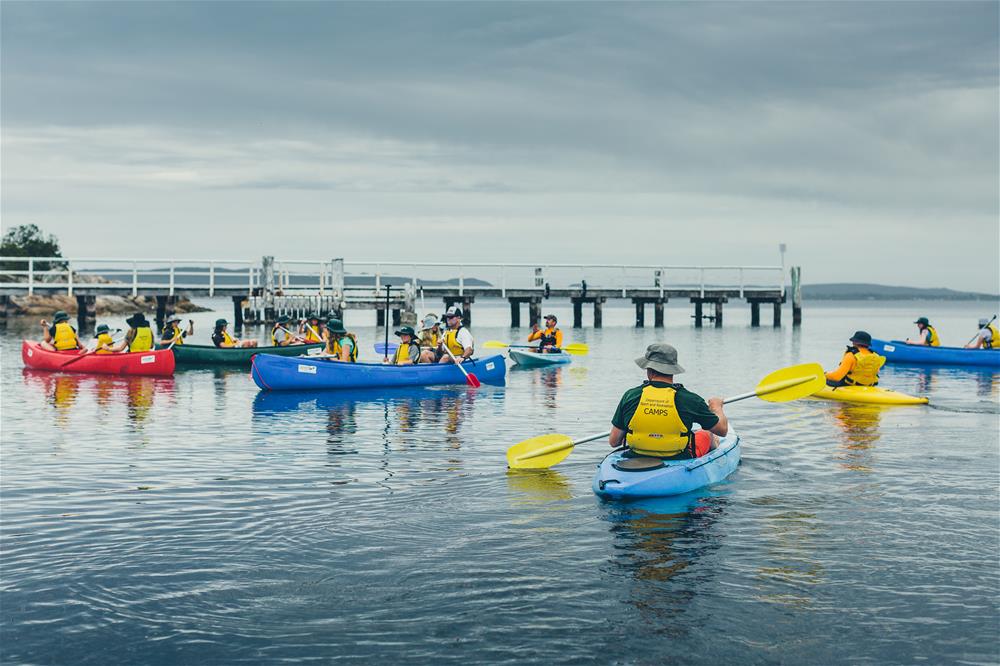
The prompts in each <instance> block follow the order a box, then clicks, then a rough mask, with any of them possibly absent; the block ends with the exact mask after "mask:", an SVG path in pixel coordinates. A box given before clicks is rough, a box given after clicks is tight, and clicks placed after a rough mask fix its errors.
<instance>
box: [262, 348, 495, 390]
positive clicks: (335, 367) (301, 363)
mask: <svg viewBox="0 0 1000 666" xmlns="http://www.w3.org/2000/svg"><path fill="white" fill-rule="evenodd" d="M462 367H463V368H465V371H466V372H470V373H472V374H475V375H476V377H478V378H479V380H480V381H481V382H484V383H487V384H498V385H502V384H503V383H504V376H505V375H506V372H507V366H506V364H505V363H504V359H503V356H487V357H486V358H481V359H476V360H473V361H469V362H468V363H463V364H462ZM250 373H251V375H252V376H253V380H254V382H255V383H256V384H257V386H259V387H260V388H262V389H264V390H266V391H302V390H313V389H357V388H373V387H385V386H431V385H435V384H465V383H466V381H465V375H463V374H462V371H461V369H459V368H458V366H456V365H455V364H453V363H427V364H423V363H421V364H418V365H385V364H382V363H341V362H337V361H326V360H323V359H313V358H286V357H283V356H274V355H271V354H257V355H256V356H254V357H253V360H252V362H251V365H250Z"/></svg>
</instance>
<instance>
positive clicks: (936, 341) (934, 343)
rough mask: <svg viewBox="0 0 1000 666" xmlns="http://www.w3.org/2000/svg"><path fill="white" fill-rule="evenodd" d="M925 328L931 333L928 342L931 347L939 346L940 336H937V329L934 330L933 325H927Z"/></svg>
mask: <svg viewBox="0 0 1000 666" xmlns="http://www.w3.org/2000/svg"><path fill="white" fill-rule="evenodd" d="M927 330H928V331H930V334H931V339H930V343H929V344H930V346H931V347H940V346H941V338H939V337H938V334H937V331H935V330H934V327H933V326H928V327H927Z"/></svg>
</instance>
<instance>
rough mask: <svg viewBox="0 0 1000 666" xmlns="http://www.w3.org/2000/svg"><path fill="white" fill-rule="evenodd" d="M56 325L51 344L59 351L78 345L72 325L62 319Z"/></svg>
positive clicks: (74, 347)
mask: <svg viewBox="0 0 1000 666" xmlns="http://www.w3.org/2000/svg"><path fill="white" fill-rule="evenodd" d="M55 326H56V333H55V335H53V336H52V345H53V346H54V347H55V348H56V349H58V350H59V351H64V350H66V349H76V348H77V347H79V346H80V342H79V340H77V337H76V331H74V330H73V327H72V326H70V325H69V324H67V323H66V322H64V321H61V322H59V323H58V324H56V325H55Z"/></svg>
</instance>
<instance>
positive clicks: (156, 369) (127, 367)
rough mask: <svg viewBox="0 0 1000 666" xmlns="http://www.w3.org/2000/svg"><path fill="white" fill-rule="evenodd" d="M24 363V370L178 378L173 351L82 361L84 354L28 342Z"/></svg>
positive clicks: (102, 356) (97, 356)
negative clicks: (45, 347) (58, 350)
mask: <svg viewBox="0 0 1000 666" xmlns="http://www.w3.org/2000/svg"><path fill="white" fill-rule="evenodd" d="M73 359H80V360H78V361H74V360H73ZM21 360H22V361H24V367H26V368H34V369H35V370H59V371H62V372H90V373H94V374H99V375H153V376H159V377H169V376H170V375H173V374H174V352H173V351H171V350H170V349H162V350H159V351H147V352H135V353H127V354H87V355H86V357H84V358H80V352H78V351H76V350H70V351H61V352H54V351H49V350H47V349H42V347H41V346H40V345H39V344H38V343H37V342H32V341H30V340H25V341H24V342H23V343H21ZM71 361H72V362H71Z"/></svg>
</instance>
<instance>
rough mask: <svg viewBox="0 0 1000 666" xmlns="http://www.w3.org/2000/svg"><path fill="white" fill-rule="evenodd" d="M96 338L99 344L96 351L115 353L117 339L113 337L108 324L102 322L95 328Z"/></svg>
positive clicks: (98, 352)
mask: <svg viewBox="0 0 1000 666" xmlns="http://www.w3.org/2000/svg"><path fill="white" fill-rule="evenodd" d="M94 340H96V341H97V346H96V347H95V349H94V353H97V354H113V353H114V346H115V340H114V338H112V337H111V329H110V328H109V327H108V325H107V324H101V325H99V326H98V327H97V328H96V329H94Z"/></svg>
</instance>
